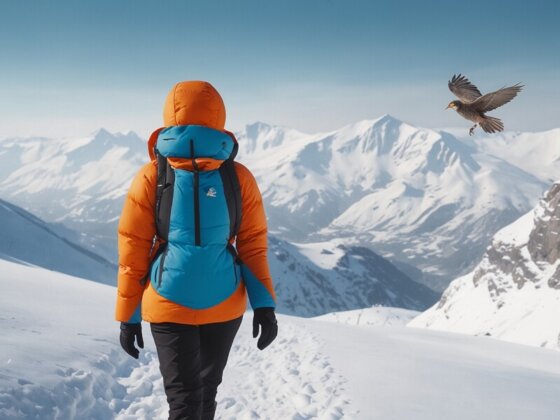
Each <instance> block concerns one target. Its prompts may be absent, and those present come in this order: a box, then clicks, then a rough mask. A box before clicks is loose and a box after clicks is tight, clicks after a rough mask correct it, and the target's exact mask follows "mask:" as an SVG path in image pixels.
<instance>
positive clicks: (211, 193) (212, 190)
mask: <svg viewBox="0 0 560 420" xmlns="http://www.w3.org/2000/svg"><path fill="white" fill-rule="evenodd" d="M216 194H217V192H216V188H214V187H210V188H208V191H206V197H212V198H216Z"/></svg>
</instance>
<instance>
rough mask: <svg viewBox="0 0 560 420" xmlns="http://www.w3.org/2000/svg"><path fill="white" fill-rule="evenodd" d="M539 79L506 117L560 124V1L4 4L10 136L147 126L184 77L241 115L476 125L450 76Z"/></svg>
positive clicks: (330, 122)
mask: <svg viewBox="0 0 560 420" xmlns="http://www.w3.org/2000/svg"><path fill="white" fill-rule="evenodd" d="M453 73H463V74H465V75H467V76H468V77H469V78H470V79H471V81H473V82H474V83H475V84H476V85H477V86H478V87H479V88H480V90H481V91H482V92H483V93H484V92H487V91H489V90H494V89H496V88H499V87H502V86H504V85H507V84H513V83H516V82H524V83H525V84H526V89H525V91H523V92H522V93H521V95H520V96H519V97H518V98H516V99H515V100H514V101H513V102H512V103H510V104H508V105H506V106H505V107H504V108H502V109H499V110H497V111H494V112H493V113H492V115H496V116H499V117H502V118H503V119H504V122H505V125H506V129H513V130H521V131H539V130H546V129H550V128H553V127H560V2H559V1H538V0H533V1H528V0H524V1H517V0H510V1H484V2H483V1H476V0H468V1H457V0H446V1H429V0H423V1H358V0H346V1H332V0H298V1H266V0H261V1H256V0H229V1H226V0H224V1H213V0H206V1H202V0H201V1H185V0H184V1H178V0H168V1H156V0H153V1H143V0H111V1H105V0H103V1H99V0H96V1H93V0H80V1H77V0H76V1H56V0H51V1H47V0H43V1H38V0H27V1H25V0H21V1H16V0H11V1H9V0H0V137H5V136H12V135H20V136H27V135H45V136H74V135H85V134H88V133H89V132H91V131H93V130H95V129H97V128H100V127H105V128H107V129H109V130H112V131H126V130H130V129H131V130H135V131H137V132H138V133H140V134H141V135H144V136H146V135H147V134H148V133H149V132H150V131H151V130H152V129H155V128H157V127H158V126H159V125H160V124H161V109H162V104H163V101H164V99H165V96H166V94H167V92H168V90H169V89H170V87H171V86H172V85H173V84H174V83H175V82H177V81H180V80H192V79H198V80H200V79H203V80H208V81H210V82H211V83H212V84H214V86H216V88H217V89H218V90H219V91H220V92H221V93H222V96H223V98H224V101H225V103H226V107H227V109H228V117H227V126H228V127H229V128H230V129H234V130H236V129H239V128H241V127H242V126H243V125H244V124H246V123H251V122H254V121H264V122H268V123H272V124H278V125H284V126H288V127H293V128H297V129H300V130H302V131H306V132H315V131H327V130H331V129H335V128H338V127H339V126H342V125H344V124H347V123H351V122H354V121H358V120H361V119H369V118H376V117H378V116H380V115H382V114H385V113H390V114H392V115H394V116H395V117H398V118H400V119H402V120H405V121H408V122H410V123H413V124H415V125H419V126H424V127H450V126H465V127H467V126H468V122H466V121H463V120H461V119H460V117H459V116H457V115H456V114H455V113H454V111H450V110H448V111H444V108H445V106H446V105H447V103H448V102H449V101H450V100H452V99H453V98H452V96H451V93H450V92H449V91H448V90H447V80H448V79H449V78H450V77H451V76H452V75H453Z"/></svg>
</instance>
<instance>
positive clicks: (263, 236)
mask: <svg viewBox="0 0 560 420" xmlns="http://www.w3.org/2000/svg"><path fill="white" fill-rule="evenodd" d="M164 124H165V125H166V127H164V128H160V129H158V130H156V131H155V132H154V133H153V134H152V135H151V136H150V139H149V141H148V151H149V154H150V158H151V161H150V162H149V163H147V164H146V165H144V166H143V167H142V168H141V169H140V171H139V172H138V174H137V175H136V177H135V178H134V180H133V181H132V185H131V187H130V189H129V191H128V194H127V197H126V200H125V203H124V208H123V211H122V215H121V218H120V221H119V227H118V248H119V272H118V291H117V304H116V319H117V321H121V322H139V321H140V319H143V320H145V321H148V322H156V323H158V322H175V323H181V324H191V325H201V324H208V323H213V322H223V321H228V320H231V319H234V318H237V317H239V316H241V315H242V314H243V313H244V312H245V310H246V306H247V295H248V296H249V300H250V303H251V306H252V307H253V309H255V308H259V307H275V301H276V297H275V293H274V288H273V284H272V279H271V276H270V272H269V267H268V262H267V226H266V216H265V212H264V207H263V203H262V198H261V194H260V191H259V188H258V186H257V183H256V181H255V178H254V177H253V175H252V174H251V172H250V171H249V170H248V169H247V168H246V167H245V166H243V165H242V164H240V163H238V162H235V163H234V169H235V173H236V174H237V178H238V180H239V185H240V189H241V215H242V216H241V222H240V225H239V229H238V233H237V237H236V238H229V237H228V236H229V232H230V222H231V221H230V219H229V217H230V215H229V213H228V208H227V206H226V205H225V204H226V203H225V198H224V188H223V185H222V184H221V182H222V181H221V179H220V176H219V171H218V169H219V167H220V165H221V164H222V162H223V161H224V160H225V159H226V158H227V157H228V156H229V153H231V150H232V149H233V147H234V146H235V144H236V143H237V140H236V139H235V136H234V135H233V134H232V133H231V132H229V131H227V130H225V129H224V124H225V107H224V105H223V101H222V98H221V97H220V95H219V93H218V92H217V91H216V90H215V89H214V87H213V86H212V85H210V84H209V83H207V82H200V81H194V82H181V83H178V84H177V85H175V86H174V87H173V89H171V92H170V93H169V95H168V96H167V99H166V103H165V106H164ZM156 149H157V150H158V152H159V153H160V154H162V155H164V156H165V157H167V161H168V162H169V164H170V166H171V167H172V168H173V170H174V173H175V186H174V193H173V205H172V206H171V215H170V227H169V235H168V241H167V242H166V243H163V242H162V241H161V240H158V241H156V242H155V243H154V239H155V238H156V237H157V236H156V223H155V206H156V184H157V172H158V171H157V159H156V155H155V150H156ZM195 170H197V171H199V173H200V184H199V182H198V181H199V180H198V179H197V182H193V178H194V172H195ZM194 191H197V192H196V194H197V198H198V200H199V203H200V206H199V212H198V216H196V217H197V218H198V219H197V220H198V221H199V222H200V223H199V224H198V233H197V234H196V235H195V230H194V226H193V223H194V222H193V200H192V197H193V193H194ZM228 242H229V243H231V244H233V243H234V244H235V248H236V249H237V253H238V255H239V258H240V260H241V262H242V263H241V264H240V265H239V264H237V263H236V262H235V258H234V256H233V255H232V253H231V252H229V251H228V249H227V247H228ZM159 247H162V248H161V249H160V252H156V251H157V249H158V248H159ZM161 251H162V252H161ZM146 278H147V281H146V282H144V281H143V279H146Z"/></svg>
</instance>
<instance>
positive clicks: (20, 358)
mask: <svg viewBox="0 0 560 420" xmlns="http://www.w3.org/2000/svg"><path fill="white" fill-rule="evenodd" d="M0 273H1V274H0V285H1V287H2V294H0V307H1V308H2V310H1V318H0V322H1V324H0V331H1V332H0V334H1V337H2V338H1V339H2V346H1V347H0V417H1V418H2V419H16V418H41V419H46V418H53V419H65V420H66V419H103V420H106V419H109V418H117V419H130V420H132V419H134V420H137V419H164V418H166V411H167V404H166V401H165V396H164V392H163V387H162V381H161V376H160V374H159V371H158V364H157V357H156V353H155V349H154V345H153V341H152V340H151V337H150V335H149V332H148V328H144V331H145V334H144V338H145V341H146V348H145V349H144V350H143V351H142V352H141V357H140V359H139V360H138V361H136V360H134V359H132V358H130V357H129V356H128V355H126V354H125V353H124V352H123V351H122V350H121V349H120V347H119V345H118V324H117V323H116V322H114V321H113V319H112V317H113V309H114V308H113V304H114V298H115V289H114V288H113V287H110V286H107V285H102V284H98V283H94V282H90V281H86V280H82V279H77V278H73V277H70V276H67V275H63V274H59V273H54V272H51V271H47V270H44V269H40V268H34V267H26V266H23V265H19V264H15V263H12V262H7V261H0ZM372 309H374V311H373V312H376V311H377V309H376V308H372ZM366 311H367V310H366ZM387 311H388V312H392V313H396V312H395V310H394V309H387ZM364 313H365V312H364ZM380 313H381V312H377V314H378V315H379V314H380ZM347 315H348V314H335V315H334V316H333V317H334V318H338V319H344V318H346V316H347ZM278 318H279V336H278V338H277V340H276V341H275V342H274V343H273V344H272V345H271V346H270V347H269V348H267V349H266V350H265V351H262V352H261V351H259V350H257V348H256V345H255V340H254V339H253V338H252V337H251V322H250V319H251V314H250V313H247V314H246V316H245V320H244V322H243V324H242V326H241V329H240V332H239V334H238V336H237V337H236V340H235V342H234V345H233V348H232V353H231V355H230V360H229V363H228V366H227V368H226V371H225V375H224V382H223V384H222V385H221V387H220V389H219V393H218V415H217V418H218V419H236V420H237V419H258V418H266V419H294V420H296V419H298V420H300V419H314V418H317V419H368V420H370V419H391V420H399V419H402V420H409V419H415V420H424V419H425V420H428V419H430V420H433V419H447V418H453V419H458V420H467V419H469V420H470V419H472V418H478V419H482V420H484V419H488V420H490V419H496V418H507V419H512V420H516V419H519V420H521V419H526V418H538V419H540V420H547V419H551V420H552V419H556V418H557V414H558V410H560V403H559V402H558V397H557V396H558V394H559V392H560V352H556V351H550V350H546V349H539V348H533V347H528V346H521V345H516V344H510V343H505V342H500V341H496V340H493V339H490V338H487V337H469V336H463V335H457V334H451V333H443V332H438V331H430V330H425V329H417V328H404V327H400V326H395V325H390V324H388V323H385V325H381V326H379V325H358V326H355V325H345V324H344V322H343V323H338V322H331V321H322V320H317V319H305V318H298V317H290V316H283V315H280V316H279V317H278ZM327 318H328V317H327ZM145 327H146V325H145Z"/></svg>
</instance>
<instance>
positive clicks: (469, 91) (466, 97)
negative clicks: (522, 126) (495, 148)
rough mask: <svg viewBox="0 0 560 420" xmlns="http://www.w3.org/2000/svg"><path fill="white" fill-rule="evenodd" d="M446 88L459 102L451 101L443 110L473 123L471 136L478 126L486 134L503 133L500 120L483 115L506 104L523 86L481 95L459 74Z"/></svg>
mask: <svg viewBox="0 0 560 420" xmlns="http://www.w3.org/2000/svg"><path fill="white" fill-rule="evenodd" d="M447 86H449V90H450V91H451V92H453V94H454V95H455V96H456V97H457V98H459V100H458V101H451V102H450V103H449V105H447V108H445V109H449V108H452V109H454V110H455V111H457V113H458V114H459V115H460V116H462V117H463V118H466V119H467V120H469V121H472V122H474V123H475V124H474V125H473V126H472V127H471V128H470V130H469V135H471V136H472V135H473V133H474V129H475V128H476V127H477V126H478V125H479V126H480V127H482V129H483V130H484V131H485V132H486V133H497V132H499V131H503V130H504V123H502V120H500V119H499V118H494V117H490V116H487V115H486V114H485V113H486V112H488V111H492V110H493V109H496V108H499V107H501V106H502V105H505V104H507V103H508V102H509V101H511V100H512V99H513V98H515V97H516V96H517V94H518V93H519V92H521V89H522V88H523V85H521V84H519V83H517V84H516V85H513V86H510V87H504V88H501V89H499V90H497V91H495V92H490V93H487V94H486V95H482V93H480V91H479V90H478V88H477V87H476V86H475V85H473V84H472V83H471V82H469V79H467V78H466V77H465V76H463V75H461V74H459V75H458V76H457V75H453V77H452V78H451V80H450V81H449V82H448V83H447Z"/></svg>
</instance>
